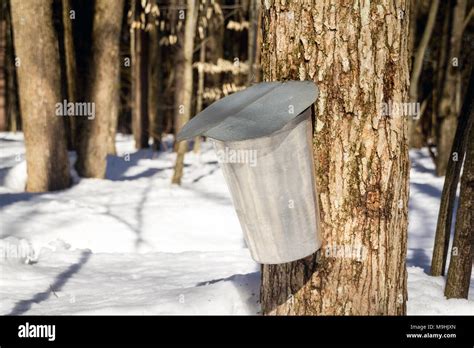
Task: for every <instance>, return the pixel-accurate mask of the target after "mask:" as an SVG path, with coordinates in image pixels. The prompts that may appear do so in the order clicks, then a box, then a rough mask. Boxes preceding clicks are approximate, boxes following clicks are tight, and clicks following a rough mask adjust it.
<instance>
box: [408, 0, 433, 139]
mask: <svg viewBox="0 0 474 348" xmlns="http://www.w3.org/2000/svg"><path fill="white" fill-rule="evenodd" d="M438 7H439V0H432V1H431V6H430V11H429V14H428V20H427V22H426V27H425V30H424V32H423V36H422V38H421V41H420V44H419V45H418V48H417V50H416V54H415V58H414V62H413V68H412V72H411V78H410V90H409V93H410V101H411V102H412V103H416V102H421V101H419V100H418V97H419V95H418V84H419V81H420V75H421V71H422V68H423V60H424V58H425V53H426V50H427V48H428V44H429V42H430V39H431V34H432V33H433V28H434V25H435V23H436V15H437V13H438ZM415 23H416V21H415ZM419 116H420V115H418V117H419ZM417 126H418V119H417V118H416V119H414V118H410V119H409V121H408V139H409V142H410V147H412V148H421V147H422V146H423V145H424V144H423V143H424V142H423V136H422V134H421V132H420V130H418V129H417Z"/></svg>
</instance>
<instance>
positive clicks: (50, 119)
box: [11, 0, 71, 192]
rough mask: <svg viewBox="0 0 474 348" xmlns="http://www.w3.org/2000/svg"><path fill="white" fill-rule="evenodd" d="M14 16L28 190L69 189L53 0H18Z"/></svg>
mask: <svg viewBox="0 0 474 348" xmlns="http://www.w3.org/2000/svg"><path fill="white" fill-rule="evenodd" d="M11 14H12V20H13V31H14V43H15V50H16V56H17V57H18V58H19V62H20V65H19V67H18V68H17V71H18V84H19V89H20V104H21V110H22V115H23V130H24V134H25V146H26V164H27V173H28V179H27V184H26V189H27V191H29V192H42V191H50V190H60V189H64V188H66V187H68V186H69V185H70V183H71V178H70V175H69V158H68V153H67V149H66V141H65V135H64V134H65V133H64V122H63V119H62V118H61V117H59V116H56V103H59V102H60V99H61V76H60V69H59V50H58V38H57V34H56V32H55V31H54V28H53V13H52V0H41V1H40V0H12V2H11ZM38 38H41V39H38Z"/></svg>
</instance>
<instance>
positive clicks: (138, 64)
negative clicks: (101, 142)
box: [131, 0, 149, 149]
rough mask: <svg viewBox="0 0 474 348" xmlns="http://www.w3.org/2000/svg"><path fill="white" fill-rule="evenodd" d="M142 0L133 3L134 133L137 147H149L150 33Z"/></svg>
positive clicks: (134, 0) (135, 0)
mask: <svg viewBox="0 0 474 348" xmlns="http://www.w3.org/2000/svg"><path fill="white" fill-rule="evenodd" d="M142 10H143V9H142V7H141V1H140V0H133V2H132V38H131V45H132V47H131V52H132V132H133V137H134V139H135V147H136V148H137V149H142V148H146V147H148V137H149V134H148V125H149V115H148V32H147V31H146V30H145V23H142V21H141V18H140V15H141V14H142Z"/></svg>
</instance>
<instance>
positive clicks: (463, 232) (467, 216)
mask: <svg viewBox="0 0 474 348" xmlns="http://www.w3.org/2000/svg"><path fill="white" fill-rule="evenodd" d="M472 98H473V99H474V96H472ZM471 110H472V109H471ZM471 117H473V115H472V111H471ZM469 137H470V139H471V142H470V143H469V145H468V148H467V152H466V160H465V163H464V170H463V174H462V177H461V195H460V198H459V207H458V211H457V215H456V229H455V232H454V241H453V248H452V251H451V262H450V263H449V269H448V277H447V281H446V288H445V290H444V295H445V296H446V297H447V298H466V299H467V296H468V293H469V283H470V281H471V272H472V261H473V252H474V201H473V197H474V141H472V138H473V137H474V132H473V128H472V127H471V130H470V135H469Z"/></svg>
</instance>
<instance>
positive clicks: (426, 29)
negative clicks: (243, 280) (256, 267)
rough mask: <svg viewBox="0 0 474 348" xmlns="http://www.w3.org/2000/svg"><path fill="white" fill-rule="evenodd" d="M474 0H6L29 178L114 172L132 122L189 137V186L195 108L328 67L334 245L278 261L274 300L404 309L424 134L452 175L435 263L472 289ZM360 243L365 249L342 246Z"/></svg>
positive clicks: (12, 98) (326, 233)
mask: <svg viewBox="0 0 474 348" xmlns="http://www.w3.org/2000/svg"><path fill="white" fill-rule="evenodd" d="M473 13H474V1H472V0H447V1H440V0H421V1H415V0H400V1H395V2H394V1H388V0H380V1H376V2H369V1H355V2H353V3H351V4H348V3H347V2H343V1H341V2H326V1H317V0H312V1H283V0H275V1H259V0H169V1H164V0H91V1H83V0H2V2H1V15H0V131H2V132H23V134H24V139H25V147H26V163H27V174H28V176H27V182H26V187H25V191H26V192H32V193H37V192H47V191H57V190H65V189H67V188H69V187H71V185H73V179H72V176H71V173H72V172H73V171H75V173H77V175H78V176H79V177H82V178H95V179H101V180H104V179H107V166H108V158H109V157H110V156H114V155H116V153H117V152H116V147H115V144H116V143H115V140H116V137H117V134H119V133H120V134H131V135H132V136H133V139H134V144H135V148H136V149H137V150H140V149H146V148H149V149H150V150H151V151H152V152H154V153H160V152H163V151H171V152H175V153H176V160H175V163H174V167H173V175H172V178H171V180H170V183H172V184H176V185H181V183H182V180H183V177H184V176H185V175H186V170H185V169H186V156H187V154H188V153H189V152H190V151H193V152H194V153H199V152H200V151H201V143H202V142H203V141H205V140H206V139H205V138H202V137H197V138H195V139H193V140H192V141H182V142H174V141H173V139H174V137H175V136H176V134H177V133H178V132H179V131H180V130H181V129H182V127H183V126H184V125H185V124H186V123H187V122H188V121H189V120H190V119H191V118H192V117H193V115H196V114H198V113H199V112H200V111H202V110H203V109H205V108H206V107H207V106H209V105H211V104H212V103H213V102H215V101H217V100H219V99H221V98H223V97H225V96H227V95H229V94H232V93H234V92H237V91H240V90H243V89H245V88H246V87H248V86H250V85H252V84H255V83H258V82H261V81H287V80H310V81H314V82H315V83H316V85H317V86H318V88H319V98H318V99H317V101H316V103H315V104H314V105H313V107H312V110H313V111H312V112H313V116H314V117H313V118H314V125H313V126H314V130H313V152H314V160H315V167H316V168H315V169H316V171H315V173H316V183H317V187H318V190H319V191H318V194H319V197H318V199H319V203H320V207H321V211H320V216H321V223H322V236H323V247H322V249H321V250H320V251H318V252H316V253H315V254H314V255H310V256H308V257H307V258H305V259H301V260H297V261H294V262H291V263H285V264H277V265H263V266H262V268H261V288H260V299H261V306H262V307H261V311H262V313H263V314H266V315H282V314H283V315H287V314H290V315H404V314H406V311H407V309H406V303H407V299H408V294H407V269H406V257H407V231H408V224H409V219H408V204H409V195H410V193H409V180H410V179H409V173H410V158H409V150H410V149H421V148H423V149H427V151H429V154H430V156H431V158H432V161H433V163H434V165H435V168H436V175H437V176H438V177H444V189H443V192H442V195H441V203H440V207H439V214H438V222H437V228H436V231H433V239H434V241H435V243H434V245H433V255H432V258H431V270H430V273H431V275H432V276H445V277H446V278H445V279H446V280H445V283H446V286H445V289H444V291H445V296H446V297H448V298H467V297H468V292H469V287H470V282H471V272H472V261H473V253H474V216H473V197H474V193H473V191H474V158H473V157H474V145H473V139H474V135H473V134H474V130H473V126H472V125H473V121H474V115H473V112H474V111H473V100H474V90H473V88H474V87H473V76H472V73H473V71H472V66H473V62H474V49H473V48H474V47H473V45H474V20H473V17H474V14H473ZM397 107H398V108H399V111H400V110H402V109H403V110H402V111H403V112H397V111H394V110H395V108H397ZM387 110H388V111H387ZM407 110H408V112H407ZM383 116H387V117H383ZM170 139H171V141H170ZM70 154H74V155H75V157H74V158H75V161H73V162H70V161H69V155H70ZM459 187H460V188H459ZM158 209H159V208H158ZM179 223H180V222H179V221H176V224H179ZM345 245H351V246H352V247H357V248H359V249H361V250H362V251H363V253H364V257H363V258H362V259H361V260H359V259H357V260H356V259H351V258H338V257H334V255H332V254H331V253H327V252H324V250H326V249H325V247H328V246H330V247H331V248H336V247H338V246H341V247H343V246H345ZM331 250H332V249H331Z"/></svg>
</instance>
